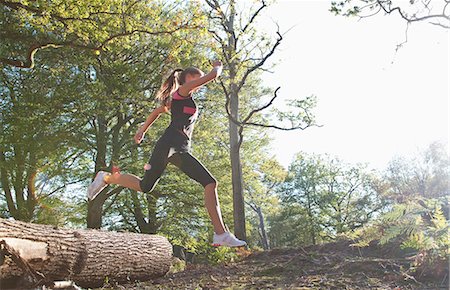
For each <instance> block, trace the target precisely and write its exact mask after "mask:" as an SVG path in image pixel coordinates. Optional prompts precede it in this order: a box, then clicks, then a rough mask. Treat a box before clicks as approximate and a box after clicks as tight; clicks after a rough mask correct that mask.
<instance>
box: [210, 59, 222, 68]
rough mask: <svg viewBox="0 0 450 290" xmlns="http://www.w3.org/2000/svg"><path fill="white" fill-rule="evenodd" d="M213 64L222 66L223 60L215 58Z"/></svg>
mask: <svg viewBox="0 0 450 290" xmlns="http://www.w3.org/2000/svg"><path fill="white" fill-rule="evenodd" d="M212 66H213V67H216V66H222V62H221V61H220V60H215V61H213V62H212Z"/></svg>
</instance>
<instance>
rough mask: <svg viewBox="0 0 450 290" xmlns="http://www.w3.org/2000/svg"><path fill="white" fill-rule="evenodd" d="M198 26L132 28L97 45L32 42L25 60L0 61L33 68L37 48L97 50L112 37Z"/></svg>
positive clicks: (158, 32)
mask: <svg viewBox="0 0 450 290" xmlns="http://www.w3.org/2000/svg"><path fill="white" fill-rule="evenodd" d="M200 27H201V26H189V25H188V24H187V23H186V24H182V25H180V26H178V27H176V28H174V29H172V30H167V31H149V30H144V29H134V30H131V31H127V32H123V33H119V34H115V35H112V36H110V37H109V38H107V39H106V40H104V41H103V42H101V43H100V45H98V46H93V45H83V44H76V43H74V41H66V42H61V43H53V42H44V43H38V44H33V45H32V46H31V47H30V48H29V50H28V53H27V60H26V62H23V61H20V60H12V59H7V58H0V62H2V63H4V64H7V65H11V66H15V67H18V68H33V67H34V55H35V54H36V52H37V51H38V50H39V49H45V48H49V47H51V48H60V47H63V46H65V47H74V48H81V49H88V50H93V51H99V50H101V49H102V48H103V47H105V45H106V44H108V43H109V42H111V41H113V40H114V39H116V38H119V37H124V36H130V35H133V34H139V33H144V34H149V35H160V34H173V33H174V32H176V31H179V30H182V29H197V28H200Z"/></svg>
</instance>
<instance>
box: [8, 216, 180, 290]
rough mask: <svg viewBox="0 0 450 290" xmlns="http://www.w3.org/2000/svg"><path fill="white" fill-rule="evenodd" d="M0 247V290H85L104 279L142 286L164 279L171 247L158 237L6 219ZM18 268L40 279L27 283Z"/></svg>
mask: <svg viewBox="0 0 450 290" xmlns="http://www.w3.org/2000/svg"><path fill="white" fill-rule="evenodd" d="M0 244H1V248H0V288H1V289H4V288H8V287H9V288H10V287H19V288H22V289H23V288H27V287H30V286H33V285H34V286H35V285H36V284H39V283H40V284H43V283H46V284H49V283H50V285H51V282H52V281H55V280H72V281H74V282H75V283H76V284H77V285H79V286H81V287H85V288H87V287H90V288H93V287H100V286H102V285H103V283H104V282H105V279H108V281H111V282H118V283H124V282H130V281H135V280H139V281H145V280H149V279H151V278H154V277H159V276H163V275H165V274H166V273H167V272H168V271H169V268H170V265H171V256H172V246H171V244H170V243H169V242H168V240H167V239H166V238H165V237H162V236H157V235H144V234H136V233H118V232H108V231H100V230H93V229H88V230H70V229H58V228H56V227H53V226H49V225H38V224H31V223H25V222H19V221H9V220H5V219H0ZM11 248H12V249H13V250H11ZM14 253H15V254H14ZM1 257H3V258H1ZM17 257H19V258H17ZM23 265H28V266H29V269H31V270H32V271H31V273H33V272H34V273H38V272H39V273H41V274H42V275H40V274H39V273H38V274H39V276H40V277H39V276H38V277H39V279H36V276H34V278H30V277H31V276H32V275H31V274H27V272H29V273H30V271H27V267H25V266H23ZM39 280H40V281H39ZM45 281H46V282H45Z"/></svg>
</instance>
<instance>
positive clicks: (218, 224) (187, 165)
mask: <svg viewBox="0 0 450 290" xmlns="http://www.w3.org/2000/svg"><path fill="white" fill-rule="evenodd" d="M169 162H171V163H173V164H174V165H175V166H177V167H178V168H180V169H181V171H183V172H184V173H186V174H187V175H188V176H189V177H190V178H192V179H194V180H195V181H197V182H199V183H200V184H202V185H203V187H204V188H205V206H206V209H207V210H208V214H209V216H210V218H211V222H212V224H213V226H214V232H215V233H216V234H222V233H224V232H225V226H224V224H223V219H222V213H221V211H220V204H219V197H218V194H217V180H216V179H215V178H214V177H213V176H212V175H211V173H210V172H209V171H208V170H207V169H206V168H205V166H204V165H203V164H202V163H200V161H198V160H197V159H196V158H195V157H194V156H192V155H191V154H189V153H176V154H174V155H173V156H171V157H170V158H169Z"/></svg>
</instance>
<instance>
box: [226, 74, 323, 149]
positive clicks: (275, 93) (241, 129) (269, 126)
mask: <svg viewBox="0 0 450 290" xmlns="http://www.w3.org/2000/svg"><path fill="white" fill-rule="evenodd" d="M221 84H222V82H221ZM222 86H224V85H223V84H222ZM279 89H280V87H278V88H277V89H276V90H275V92H274V96H273V97H272V99H271V100H270V102H269V103H268V104H266V105H264V106H262V107H260V108H258V109H255V110H253V111H252V112H250V114H249V115H248V116H247V117H246V118H245V119H244V120H243V121H239V120H237V119H236V118H234V117H233V116H232V115H231V112H230V97H229V96H228V95H227V94H225V96H226V99H227V100H226V102H225V109H226V112H227V115H228V118H229V119H230V120H231V121H232V122H233V123H235V124H236V125H237V126H239V127H240V129H239V134H240V135H241V137H242V131H243V127H244V126H255V127H264V128H273V129H277V130H283V131H292V130H298V129H300V130H305V129H306V128H308V127H311V126H313V125H314V126H317V127H321V125H315V124H312V123H308V124H306V125H304V126H300V125H298V126H294V125H292V126H291V127H281V126H277V125H270V124H269V125H267V124H260V123H255V122H249V119H250V118H251V117H252V115H253V114H255V113H256V112H259V111H262V110H264V109H266V108H268V107H269V106H270V105H272V103H273V101H274V100H275V99H276V98H277V92H278V90H279ZM240 143H242V140H240Z"/></svg>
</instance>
